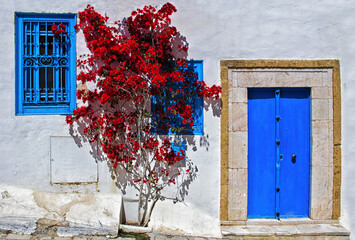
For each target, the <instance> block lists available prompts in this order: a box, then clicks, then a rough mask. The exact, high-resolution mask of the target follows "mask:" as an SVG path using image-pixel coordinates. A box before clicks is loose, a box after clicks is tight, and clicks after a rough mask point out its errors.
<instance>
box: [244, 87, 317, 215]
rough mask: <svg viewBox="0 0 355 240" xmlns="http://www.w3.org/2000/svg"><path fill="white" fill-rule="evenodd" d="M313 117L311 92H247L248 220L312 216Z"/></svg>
mask: <svg viewBox="0 0 355 240" xmlns="http://www.w3.org/2000/svg"><path fill="white" fill-rule="evenodd" d="M278 91H280V94H279V95H278ZM310 114H311V109H310V90H309V89H308V88H281V89H273V88H263V89H260V88H255V89H249V90H248V218H280V217H281V218H290V217H308V216H309V189H310V187H309V184H310V180H309V179H310V119H311V118H310ZM292 155H296V161H295V163H293V162H292ZM278 213H279V214H278Z"/></svg>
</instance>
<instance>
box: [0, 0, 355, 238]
mask: <svg viewBox="0 0 355 240" xmlns="http://www.w3.org/2000/svg"><path fill="white" fill-rule="evenodd" d="M0 3H1V9H0V23H1V24H0V32H1V36H0V46H1V48H0V126H1V127H0V162H1V170H0V183H3V184H9V185H14V186H20V187H22V188H29V189H36V190H41V191H48V192H61V191H70V190H69V189H67V188H63V187H56V186H52V185H50V182H49V176H50V161H49V156H50V136H68V135H69V132H68V126H67V125H66V123H65V117H64V116H58V115H52V116H15V88H14V87H15V79H14V74H15V66H14V62H15V61H14V48H15V46H14V12H15V11H19V12H52V13H55V12H58V13H61V12H72V13H75V12H78V11H81V10H83V9H84V8H85V6H86V5H87V4H88V3H89V2H88V1H84V0H76V1H72V0H61V1H47V0H12V1H7V0H0ZM163 3H165V1H156V0H152V1H143V0H133V1H125V0H106V1H102V0H93V1H90V4H92V5H93V6H94V7H95V9H96V10H97V11H98V12H100V13H102V14H104V13H106V14H107V15H108V16H109V17H110V18H111V20H112V21H114V20H117V19H122V18H123V17H125V16H128V15H129V14H130V12H131V11H132V10H134V9H136V8H137V7H143V6H144V5H146V4H151V5H153V6H161V5H162V4H163ZM172 3H173V4H174V5H175V6H176V7H177V9H178V12H177V13H175V14H174V16H173V18H172V23H173V25H175V26H176V27H177V29H178V30H179V31H180V33H181V34H182V35H184V36H186V38H187V41H188V42H189V48H190V50H189V57H191V58H194V59H202V60H204V80H205V81H206V82H207V83H208V84H209V85H212V84H220V69H219V61H220V60H221V59H265V58H270V59H327V58H331V59H340V70H341V81H342V115H343V116H342V128H343V130H342V131H343V138H342V141H343V142H342V143H343V145H342V151H343V152H342V153H343V155H342V160H343V162H342V169H343V177H342V205H341V207H342V217H341V221H342V223H343V224H344V226H345V227H347V228H348V229H350V230H351V231H352V232H355V205H354V204H353V202H354V201H355V189H353V186H354V185H355V175H354V174H353V172H354V171H355V163H354V162H353V156H355V143H354V141H353V139H355V124H354V122H355V105H354V104H353V102H354V100H355V94H353V92H355V80H354V79H355V68H354V67H353V64H354V62H355V15H354V14H353V13H354V10H355V3H354V2H353V1H347V0H343V1H333V0H324V1H318V0H300V1H296V2H295V1H291V0H270V1H262V0H253V1H249V0H224V1H214V0H176V1H172ZM84 51H85V44H84V42H83V38H82V36H80V34H79V35H78V36H77V54H81V53H83V52H84ZM219 121H220V119H219V117H216V116H213V113H212V111H211V109H210V110H209V111H206V112H205V137H207V136H208V143H209V146H208V148H207V147H206V146H205V145H203V144H201V145H200V142H201V141H200V137H196V138H195V139H196V143H197V151H191V149H188V155H189V157H190V158H191V159H192V160H193V161H194V163H195V165H196V166H198V169H199V171H198V178H197V179H196V180H195V181H194V182H193V183H192V184H191V185H190V188H189V194H188V196H187V197H186V199H185V200H186V205H184V204H177V205H174V204H173V203H171V202H169V201H165V202H163V203H161V204H158V205H157V209H156V212H155V213H154V215H153V219H152V222H151V224H152V225H153V226H155V227H159V226H166V227H171V228H176V229H180V230H182V231H185V232H188V233H191V234H205V235H211V236H218V235H219V233H220V229H219V199H220V127H219V126H220V122H219ZM99 176H100V180H99V184H98V185H97V186H94V187H93V189H89V190H90V191H91V190H94V191H95V190H100V192H103V193H117V192H118V191H117V190H116V188H115V187H114V186H113V185H112V183H111V180H110V176H109V174H108V173H107V171H106V169H105V166H104V164H100V166H99ZM81 190H82V191H85V189H84V190H83V189H81ZM172 191H173V190H172ZM167 209H169V210H168V211H167ZM203 222H208V223H209V224H208V225H205V224H201V223H203Z"/></svg>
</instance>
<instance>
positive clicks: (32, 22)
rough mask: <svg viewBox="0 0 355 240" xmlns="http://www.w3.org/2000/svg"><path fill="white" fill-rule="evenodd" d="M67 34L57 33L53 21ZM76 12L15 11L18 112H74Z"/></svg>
mask: <svg viewBox="0 0 355 240" xmlns="http://www.w3.org/2000/svg"><path fill="white" fill-rule="evenodd" d="M54 24H55V25H57V26H59V24H62V25H61V26H63V25H64V26H65V30H66V32H67V34H61V35H59V36H55V35H54V34H53V32H52V26H53V25H54ZM75 24H76V14H52V13H15V45H16V48H15V61H16V64H15V65H16V73H15V76H16V114H17V115H28V114H72V113H73V110H74V109H75V107H76V51H75V47H76V37H75V29H74V26H75Z"/></svg>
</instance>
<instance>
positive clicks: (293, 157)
mask: <svg viewBox="0 0 355 240" xmlns="http://www.w3.org/2000/svg"><path fill="white" fill-rule="evenodd" d="M291 161H292V163H296V154H293V155H292V160H291Z"/></svg>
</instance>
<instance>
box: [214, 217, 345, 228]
mask: <svg viewBox="0 0 355 240" xmlns="http://www.w3.org/2000/svg"><path fill="white" fill-rule="evenodd" d="M296 224H339V220H333V219H331V220H314V219H310V218H283V219H282V218H281V219H266V218H256V219H247V220H236V221H221V226H236V225H296Z"/></svg>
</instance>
